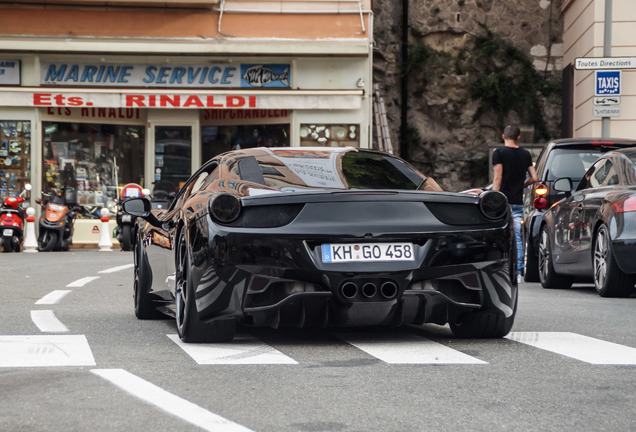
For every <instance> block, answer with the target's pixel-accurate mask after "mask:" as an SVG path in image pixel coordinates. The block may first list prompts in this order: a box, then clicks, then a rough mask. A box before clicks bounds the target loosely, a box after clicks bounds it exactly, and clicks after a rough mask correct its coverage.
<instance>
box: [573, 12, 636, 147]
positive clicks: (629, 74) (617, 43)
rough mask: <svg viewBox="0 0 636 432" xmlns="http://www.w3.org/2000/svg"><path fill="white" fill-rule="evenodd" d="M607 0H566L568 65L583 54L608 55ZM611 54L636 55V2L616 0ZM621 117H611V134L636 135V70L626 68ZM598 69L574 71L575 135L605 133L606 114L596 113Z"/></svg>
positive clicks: (632, 136)
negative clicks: (603, 115) (605, 51)
mask: <svg viewBox="0 0 636 432" xmlns="http://www.w3.org/2000/svg"><path fill="white" fill-rule="evenodd" d="M605 6H606V5H605V0H564V1H563V5H562V11H563V14H564V32H563V45H564V58H563V63H564V65H574V64H575V60H576V59H577V58H581V57H605V55H604V53H603V46H604V32H605ZM611 6H612V7H611V9H612V14H611V16H612V22H611V26H612V28H611V53H610V56H609V57H636V2H635V1H634V0H612V1H611ZM621 81H622V82H621V96H620V98H621V99H620V100H621V101H620V105H619V106H620V116H618V117H611V118H610V126H609V133H608V134H607V135H608V136H611V137H622V138H634V137H635V136H636V69H622V78H621ZM594 89H595V85H594V70H576V69H575V70H574V77H573V89H572V90H573V107H572V109H573V135H574V137H584V136H601V135H602V117H595V116H594Z"/></svg>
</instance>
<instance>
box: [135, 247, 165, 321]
mask: <svg viewBox="0 0 636 432" xmlns="http://www.w3.org/2000/svg"><path fill="white" fill-rule="evenodd" d="M134 263H135V276H134V282H133V300H134V303H135V316H136V317H137V318H138V319H140V320H146V319H158V318H161V317H162V314H161V313H160V312H159V311H157V309H156V308H155V304H154V302H153V301H152V297H151V295H150V287H151V284H152V275H151V272H150V266H149V265H148V259H147V258H146V253H145V252H144V249H143V245H142V244H141V242H137V244H136V245H135V252H134Z"/></svg>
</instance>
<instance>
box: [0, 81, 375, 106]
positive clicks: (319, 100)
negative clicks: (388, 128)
mask: <svg viewBox="0 0 636 432" xmlns="http://www.w3.org/2000/svg"><path fill="white" fill-rule="evenodd" d="M363 96H364V91H363V90H256V91H254V90H228V89H224V90H192V89H190V90H169V89H112V88H109V89H86V88H82V89H77V88H58V87H56V88H44V87H4V88H0V106H5V107H11V106H14V107H36V108H46V107H68V108H85V107H98V108H163V109H288V110H322V109H325V110H356V109H360V108H361V106H362V97H363Z"/></svg>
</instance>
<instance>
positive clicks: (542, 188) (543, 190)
mask: <svg viewBox="0 0 636 432" xmlns="http://www.w3.org/2000/svg"><path fill="white" fill-rule="evenodd" d="M534 193H535V195H539V196H543V195H547V193H548V187H547V186H546V185H544V184H540V185H539V186H537V187H535V188H534Z"/></svg>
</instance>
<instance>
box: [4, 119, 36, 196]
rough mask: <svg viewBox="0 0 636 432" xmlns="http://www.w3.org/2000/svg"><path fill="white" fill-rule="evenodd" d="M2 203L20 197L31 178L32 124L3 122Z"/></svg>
mask: <svg viewBox="0 0 636 432" xmlns="http://www.w3.org/2000/svg"><path fill="white" fill-rule="evenodd" d="M0 129H2V131H1V134H2V141H0V202H2V199H3V198H5V197H7V196H13V197H15V196H18V195H19V194H20V193H21V192H22V191H23V190H24V185H26V184H27V183H29V182H30V180H29V179H30V177H31V122H28V121H16V120H1V121H0Z"/></svg>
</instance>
